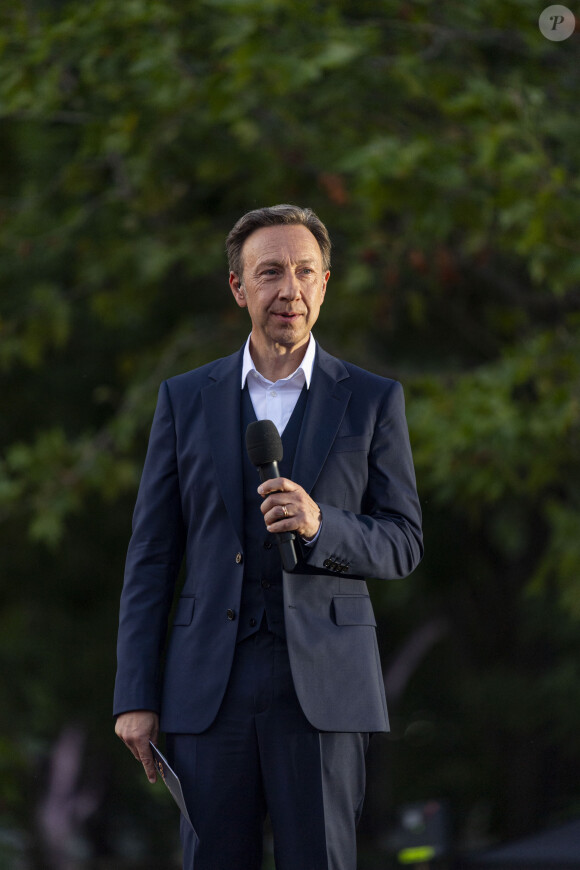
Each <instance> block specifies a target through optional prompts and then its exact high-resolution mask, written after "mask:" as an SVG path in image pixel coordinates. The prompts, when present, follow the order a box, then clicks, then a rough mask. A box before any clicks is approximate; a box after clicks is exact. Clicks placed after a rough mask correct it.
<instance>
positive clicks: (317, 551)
mask: <svg viewBox="0 0 580 870" xmlns="http://www.w3.org/2000/svg"><path fill="white" fill-rule="evenodd" d="M227 249H228V256H229V261H230V278H229V283H230V288H231V291H232V293H233V296H234V299H235V301H236V303H237V304H238V305H239V306H240V307H241V308H247V309H248V312H249V315H250V320H251V324H252V330H251V334H250V337H249V339H248V341H247V343H246V345H245V347H244V348H242V349H241V350H240V351H238V352H237V353H235V354H233V355H232V356H230V357H227V358H225V359H221V360H217V361H215V362H212V363H209V364H208V365H206V366H203V367H201V368H199V369H197V370H195V371H192V372H189V373H187V374H184V375H180V376H178V377H176V378H171V379H170V380H169V381H167V382H165V383H164V384H162V386H161V389H160V393H159V401H158V405H157V410H156V412H155V418H154V421H153V426H152V430H151V438H150V442H149V449H148V452H147V458H146V461H145V467H144V471H143V477H142V481H141V486H140V489H139V495H138V499H137V504H136V508H135V516H134V524H133V535H132V538H131V542H130V546H129V552H128V556H127V566H126V573H125V584H124V588H123V595H122V600H121V616H120V629H119V642H118V661H119V668H118V674H117V683H116V694H115V713H116V714H117V717H118V718H117V724H116V732H117V734H118V735H119V736H120V737H121V738H122V739H123V740H124V741H125V743H126V744H127V745H128V746H129V748H130V749H131V751H132V752H133V754H134V755H135V756H136V758H138V759H139V760H140V761H141V762H142V763H143V765H144V767H145V770H146V773H147V775H148V777H149V779H150V780H152V781H154V779H155V773H154V768H153V762H152V757H151V752H150V749H149V744H148V741H149V739H151V740H153V742H155V741H156V740H157V737H158V731H159V728H160V727H161V729H162V730H163V731H165V732H166V735H167V737H166V744H167V749H166V751H167V754H168V756H169V760H170V762H171V763H172V764H173V765H174V767H175V769H176V771H177V773H178V775H179V776H180V779H181V781H182V785H183V788H184V794H185V799H186V803H187V806H188V811H189V815H190V817H191V819H192V822H193V825H194V826H195V828H196V830H197V833H198V835H199V842H196V840H195V837H194V835H193V833H192V830H191V828H190V826H189V825H188V824H187V823H186V822H185V821H184V820H183V819H182V825H181V835H182V844H183V851H184V868H186V870H192V868H193V870H259V868H260V866H261V848H262V826H263V822H264V818H265V815H266V813H267V812H268V813H269V814H270V818H271V824H272V829H273V834H274V854H275V860H276V867H277V870H354V868H355V867H356V840H355V827H356V823H357V821H358V817H359V815H360V811H361V807H362V801H363V796H364V787H365V774H364V756H365V752H366V748H367V745H368V740H369V735H370V734H371V733H372V732H376V731H386V730H388V718H387V709H386V703H385V697H384V688H383V681H382V675H381V664H380V660H379V654H378V649H377V642H376V631H375V625H376V623H375V618H374V615H373V610H372V606H371V603H370V599H369V595H368V590H367V587H366V584H365V581H364V577H369V576H371V577H379V578H383V579H389V578H397V577H404V576H405V575H407V574H409V573H410V572H411V571H412V570H413V569H414V568H415V566H416V565H417V563H418V562H419V560H420V559H421V556H422V538H421V526H420V508H419V502H418V498H417V493H416V488H415V478H414V471H413V463H412V458H411V451H410V447H409V439H408V433H407V426H406V421H405V414H404V405H403V394H402V389H401V386H400V384H398V383H397V382H396V381H392V380H388V379H385V378H381V377H378V376H377V375H373V374H370V373H369V372H365V371H363V370H362V369H359V368H357V367H356V366H353V365H350V364H348V363H345V362H341V361H339V360H338V359H336V358H334V357H332V356H330V355H329V354H327V353H325V351H323V350H322V348H321V347H320V346H318V345H317V344H316V343H315V341H314V338H313V337H312V334H311V330H312V327H313V326H314V324H315V323H316V320H317V318H318V315H319V312H320V307H321V305H322V303H323V302H324V298H325V294H326V287H327V283H328V279H329V277H330V271H329V270H330V240H329V237H328V233H327V231H326V228H325V227H324V225H323V224H322V223H321V221H320V220H319V219H318V218H317V217H316V215H315V214H314V213H313V212H312V211H310V210H309V209H302V208H298V207H295V206H288V205H279V206H274V207H273V208H264V209H257V210H255V211H252V212H249V213H248V214H247V215H245V216H244V217H243V218H241V219H240V220H239V221H238V223H237V224H236V226H235V227H234V229H233V230H232V231H231V233H230V234H229V236H228V240H227ZM264 418H266V419H271V420H273V421H274V423H275V424H276V426H277V428H278V430H279V431H280V433H281V436H282V442H283V446H284V458H283V460H282V463H281V470H280V475H281V476H280V477H279V478H276V479H273V480H268V481H266V482H265V483H262V484H261V485H260V486H258V484H259V478H258V475H257V473H256V469H255V468H254V467H253V466H252V465H251V463H250V461H249V459H248V456H247V455H246V450H245V447H244V437H245V431H246V428H247V426H248V424H249V423H250V422H254V421H255V420H256V419H259V420H261V419H264ZM289 531H292V532H294V533H295V534H296V536H297V545H298V547H299V550H300V559H299V564H298V567H297V568H296V569H295V570H294V571H293V572H292V573H288V572H283V571H282V567H281V562H280V556H279V553H278V550H277V547H276V544H275V542H276V538H275V537H274V536H275V535H276V534H277V533H281V532H289ZM273 544H274V546H273ZM184 556H185V565H186V568H185V581H184V585H183V588H182V590H181V593H180V595H179V598H178V601H177V602H176V605H175V610H174V616H173V620H172V630H171V635H170V639H169V643H168V649H167V656H166V661H165V665H164V667H163V673H162V665H161V659H162V654H163V649H164V646H165V643H166V634H167V624H168V617H169V613H170V609H171V606H172V599H173V593H174V587H175V581H176V577H177V574H178V571H179V569H180V565H181V562H182V559H183V557H184ZM159 716H160V718H161V723H160V724H159Z"/></svg>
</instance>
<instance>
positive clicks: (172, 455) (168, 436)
mask: <svg viewBox="0 0 580 870" xmlns="http://www.w3.org/2000/svg"><path fill="white" fill-rule="evenodd" d="M175 445H176V438H175V423H174V418H173V411H172V407H171V401H170V398H169V391H168V388H167V384H166V383H163V384H162V385H161V387H160V390H159V397H158V402H157V408H156V411H155V416H154V418H153V424H152V427H151V435H150V438H149V447H148V450H147V456H146V459H145V465H144V468H143V474H142V477H141V484H140V486H139V493H138V496H137V502H136V505H135V512H134V515H133V533H132V536H131V540H130V542H129V548H128V552H127V561H126V565H125V579H124V584H123V592H122V595H121V607H120V616H119V634H118V642H117V663H118V664H117V679H116V682H115V699H114V713H115V715H118V714H119V713H123V712H127V711H129V710H154V711H157V712H158V711H159V707H160V679H161V658H162V653H163V649H164V645H165V640H166V635H167V623H168V617H169V611H170V608H171V603H172V600H173V592H174V588H175V581H176V578H177V575H178V572H179V568H180V565H181V561H182V558H183V551H184V541H185V534H184V524H183V517H182V510H181V493H180V486H179V477H178V469H177V458H176V446H175Z"/></svg>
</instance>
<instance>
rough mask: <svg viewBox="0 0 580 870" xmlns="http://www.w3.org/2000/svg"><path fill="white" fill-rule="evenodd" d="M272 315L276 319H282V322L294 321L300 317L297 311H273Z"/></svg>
mask: <svg viewBox="0 0 580 870" xmlns="http://www.w3.org/2000/svg"><path fill="white" fill-rule="evenodd" d="M274 315H275V316H276V317H282V318H283V319H284V320H294V319H295V318H296V317H300V312H298V311H274Z"/></svg>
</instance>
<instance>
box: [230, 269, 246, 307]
mask: <svg viewBox="0 0 580 870" xmlns="http://www.w3.org/2000/svg"><path fill="white" fill-rule="evenodd" d="M230 287H231V289H232V293H233V294H234V299H235V300H236V302H237V304H238V305H239V306H240V308H247V305H248V303H247V302H246V291H245V290H244V285H243V283H242V279H241V278H240V276H239V275H236V273H235V272H230Z"/></svg>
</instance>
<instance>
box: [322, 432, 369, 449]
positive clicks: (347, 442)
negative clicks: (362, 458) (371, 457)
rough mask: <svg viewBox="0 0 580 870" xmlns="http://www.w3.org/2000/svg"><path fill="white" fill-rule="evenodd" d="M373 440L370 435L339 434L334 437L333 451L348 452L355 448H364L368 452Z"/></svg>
mask: <svg viewBox="0 0 580 870" xmlns="http://www.w3.org/2000/svg"><path fill="white" fill-rule="evenodd" d="M370 441H371V436H370V435H339V436H337V437H336V438H335V439H334V444H333V445H332V448H331V451H330V452H331V453H347V452H351V451H355V450H364V451H365V453H368V449H369V445H370Z"/></svg>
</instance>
